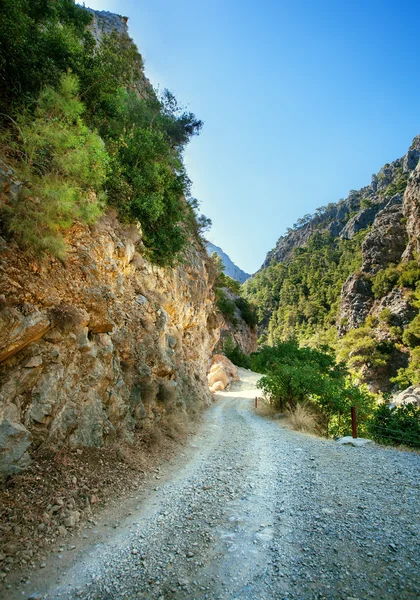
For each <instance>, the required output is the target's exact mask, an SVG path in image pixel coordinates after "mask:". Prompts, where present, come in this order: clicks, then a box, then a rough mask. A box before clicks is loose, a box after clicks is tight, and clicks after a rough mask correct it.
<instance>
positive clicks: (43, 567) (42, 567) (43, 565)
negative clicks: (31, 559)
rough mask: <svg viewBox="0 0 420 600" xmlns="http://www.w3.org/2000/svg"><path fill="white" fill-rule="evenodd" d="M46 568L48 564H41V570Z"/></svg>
mask: <svg viewBox="0 0 420 600" xmlns="http://www.w3.org/2000/svg"><path fill="white" fill-rule="evenodd" d="M46 566H47V563H44V562H42V563H40V564H39V568H40V569H45V567H46Z"/></svg>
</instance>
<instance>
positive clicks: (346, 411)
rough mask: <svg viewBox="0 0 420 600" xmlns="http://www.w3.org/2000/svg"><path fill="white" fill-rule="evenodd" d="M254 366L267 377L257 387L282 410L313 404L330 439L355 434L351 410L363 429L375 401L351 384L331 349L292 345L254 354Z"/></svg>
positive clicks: (280, 345)
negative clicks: (352, 427) (355, 413)
mask: <svg viewBox="0 0 420 600" xmlns="http://www.w3.org/2000/svg"><path fill="white" fill-rule="evenodd" d="M251 363H252V369H253V370H254V371H257V372H260V373H265V375H264V376H263V377H262V378H261V379H260V381H259V382H258V384H257V385H258V387H260V388H261V389H262V390H263V391H264V394H265V395H266V396H268V397H269V398H270V400H271V402H272V404H273V405H274V407H275V408H277V409H278V410H280V411H284V410H289V411H292V412H294V411H295V410H296V408H297V407H298V406H299V405H300V404H305V403H308V402H310V403H311V404H312V405H314V406H315V407H316V408H317V410H318V413H319V415H321V417H322V418H321V419H320V421H322V424H323V426H324V428H325V432H326V433H327V435H343V434H345V433H348V432H350V431H351V413H350V408H351V406H356V407H357V408H358V412H359V421H360V426H361V429H363V423H364V421H365V419H366V418H367V416H368V414H369V412H370V409H371V405H372V402H373V397H372V395H371V394H369V393H368V392H367V390H366V389H364V388H359V387H356V386H354V385H353V384H352V383H351V382H350V381H349V379H348V377H347V373H346V370H345V369H344V367H343V365H342V364H341V363H339V364H336V362H335V359H334V356H333V354H332V352H331V351H330V350H329V349H328V348H324V349H323V350H315V349H312V348H299V346H298V345H297V343H296V342H295V341H289V342H286V343H279V344H277V345H276V346H274V347H265V348H263V349H262V350H261V351H259V352H257V353H255V354H252V355H251Z"/></svg>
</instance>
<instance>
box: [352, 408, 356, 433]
mask: <svg viewBox="0 0 420 600" xmlns="http://www.w3.org/2000/svg"><path fill="white" fill-rule="evenodd" d="M351 435H352V437H354V438H357V419H356V407H355V406H352V407H351Z"/></svg>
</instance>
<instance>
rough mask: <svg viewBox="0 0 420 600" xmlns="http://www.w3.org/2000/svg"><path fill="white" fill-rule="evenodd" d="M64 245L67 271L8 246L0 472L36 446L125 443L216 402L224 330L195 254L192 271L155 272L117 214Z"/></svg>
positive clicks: (0, 316)
mask: <svg viewBox="0 0 420 600" xmlns="http://www.w3.org/2000/svg"><path fill="white" fill-rule="evenodd" d="M68 241H69V244H70V248H71V249H70V256H69V259H68V261H67V262H66V264H65V265H64V264H62V263H60V262H59V261H56V260H51V261H49V262H48V263H46V264H44V265H42V266H41V265H40V264H39V263H37V262H36V261H34V260H32V259H31V258H30V257H28V256H27V255H25V254H22V253H21V252H19V250H18V248H17V247H16V245H15V244H13V243H6V241H5V240H3V239H2V240H1V267H0V269H1V272H2V280H1V284H0V294H1V295H0V298H1V312H0V322H1V327H0V332H1V333H0V394H1V395H0V399H1V404H0V448H1V454H0V472H1V473H2V474H11V473H14V472H16V471H18V470H19V469H20V468H21V467H23V466H25V465H26V464H27V463H28V460H29V455H30V454H31V451H32V450H33V449H36V448H37V447H39V446H40V445H41V444H46V443H47V444H53V445H55V446H61V445H63V444H69V445H70V446H73V447H77V446H100V445H102V444H104V443H105V442H107V441H110V440H115V439H117V438H121V437H122V438H125V439H128V440H130V439H133V432H134V430H136V429H144V428H146V429H147V428H153V427H155V426H156V425H157V424H158V423H159V422H160V421H161V420H162V419H165V416H167V415H169V414H171V413H172V412H173V411H177V412H188V411H197V410H198V409H199V408H200V407H201V406H203V404H205V403H206V402H208V401H209V399H210V397H209V393H208V388H207V380H206V369H207V361H208V358H209V356H210V355H211V352H212V349H213V347H214V346H215V344H216V342H217V340H218V337H219V329H218V321H217V316H216V313H215V307H214V303H213V298H214V294H213V291H212V289H211V282H209V276H208V271H207V268H206V258H205V256H203V254H200V252H199V251H197V250H196V249H195V248H191V250H190V252H189V260H188V263H187V264H186V265H184V266H182V267H178V268H176V269H174V270H164V269H160V268H157V267H153V266H152V265H151V264H150V263H148V262H147V261H146V260H145V259H144V258H143V256H142V253H141V251H140V252H139V251H138V250H136V248H137V249H138V248H139V247H141V243H140V240H139V233H138V231H137V230H136V229H133V228H129V229H127V228H124V227H122V226H121V225H120V224H119V222H118V221H117V219H116V218H115V217H114V216H112V215H108V216H106V217H104V218H103V219H102V220H101V221H100V222H99V223H98V224H97V225H96V226H95V228H94V229H93V230H92V231H89V229H87V228H86V227H81V226H75V227H74V228H73V229H72V230H71V231H70V233H69V239H68ZM139 244H140V246H139Z"/></svg>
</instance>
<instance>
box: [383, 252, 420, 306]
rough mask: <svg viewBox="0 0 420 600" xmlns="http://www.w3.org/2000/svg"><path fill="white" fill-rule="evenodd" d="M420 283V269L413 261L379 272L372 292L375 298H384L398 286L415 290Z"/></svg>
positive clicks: (415, 261) (391, 266)
mask: <svg viewBox="0 0 420 600" xmlns="http://www.w3.org/2000/svg"><path fill="white" fill-rule="evenodd" d="M418 281H420V267H419V264H418V262H417V260H411V261H408V262H402V263H400V264H399V265H398V266H396V265H390V266H389V267H386V268H385V269H381V270H380V271H378V273H377V274H376V275H375V277H374V279H373V284H372V291H373V293H374V296H375V298H382V297H383V296H386V294H388V293H389V292H390V291H391V290H393V289H394V287H396V286H397V285H398V286H399V287H408V288H415V287H416V284H417V282H418Z"/></svg>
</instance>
